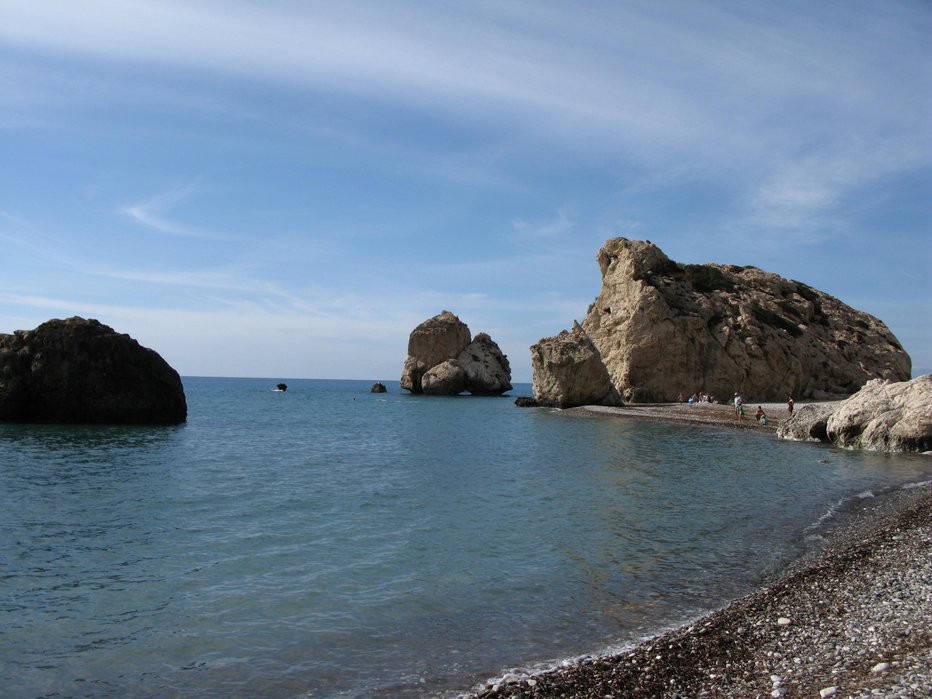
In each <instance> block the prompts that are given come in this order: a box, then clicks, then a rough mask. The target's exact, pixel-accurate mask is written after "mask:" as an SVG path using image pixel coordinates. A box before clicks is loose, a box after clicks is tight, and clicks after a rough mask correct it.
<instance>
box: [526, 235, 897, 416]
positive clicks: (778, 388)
mask: <svg viewBox="0 0 932 699" xmlns="http://www.w3.org/2000/svg"><path fill="white" fill-rule="evenodd" d="M597 259H598V264H599V269H600V270H601V273H602V288H601V291H600V293H599V295H598V297H597V298H596V300H595V302H594V303H593V304H592V305H591V306H590V307H589V311H588V313H587V315H586V317H585V319H584V321H583V323H582V328H583V331H584V332H585V334H587V335H588V336H589V338H590V339H591V340H592V343H593V345H594V346H595V348H596V350H597V351H598V354H599V355H600V356H601V361H602V362H603V364H604V365H605V368H606V370H607V371H608V374H609V376H610V377H611V382H612V384H613V386H614V387H615V389H616V390H617V391H618V393H619V394H620V395H621V397H622V398H624V399H625V400H628V401H643V402H651V401H672V400H674V399H675V398H676V396H677V395H678V394H679V393H680V392H681V391H682V392H683V393H685V394H687V395H689V394H691V393H693V392H699V393H712V394H713V395H717V396H730V395H733V393H734V392H735V391H740V392H741V393H742V395H745V396H748V397H749V398H750V399H752V400H755V401H778V400H779V401H782V400H784V399H785V398H786V396H787V395H790V394H791V395H793V396H795V397H796V398H798V399H816V400H825V399H827V398H833V397H842V396H848V395H851V394H852V393H854V392H856V391H857V390H858V389H860V387H861V386H863V385H864V384H865V383H866V382H867V381H869V380H871V379H874V378H880V379H889V380H893V381H903V380H906V379H908V378H909V376H910V368H911V362H910V358H909V355H907V354H906V352H905V351H904V350H903V348H902V347H901V346H900V344H899V342H898V341H897V339H896V337H894V335H893V333H891V332H890V330H889V329H888V328H887V327H886V326H885V325H884V324H883V323H882V322H881V321H880V320H878V319H877V318H874V317H873V316H871V315H869V314H867V313H864V312H861V311H857V310H855V309H853V308H851V307H850V306H847V305H846V304H844V303H842V302H841V301H839V300H838V299H836V298H834V297H832V296H829V295H828V294H825V293H823V292H821V291H817V290H816V289H813V288H812V287H809V286H807V285H806V284H803V283H801V282H796V281H791V280H788V279H784V278H782V277H780V276H778V275H776V274H772V273H769V272H764V271H762V270H759V269H757V268H755V267H738V266H735V265H719V264H704V265H686V264H678V263H676V262H674V261H672V260H670V258H668V257H667V256H666V255H665V254H664V253H663V252H662V251H661V250H660V249H659V248H658V247H657V246H656V245H654V244H653V243H651V242H650V241H634V240H627V239H625V238H614V239H611V240H608V241H607V242H606V243H605V245H604V246H603V247H602V249H601V250H600V251H599V253H598V258H597ZM532 352H533V350H532ZM537 380H538V379H537V377H535V381H537ZM540 380H541V381H543V382H548V381H550V379H548V378H547V377H546V376H544V375H543V374H542V375H541V376H540Z"/></svg>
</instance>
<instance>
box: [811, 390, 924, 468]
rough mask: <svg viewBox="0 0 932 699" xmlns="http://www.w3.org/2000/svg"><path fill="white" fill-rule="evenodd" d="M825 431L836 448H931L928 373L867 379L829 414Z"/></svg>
mask: <svg viewBox="0 0 932 699" xmlns="http://www.w3.org/2000/svg"><path fill="white" fill-rule="evenodd" d="M827 432H828V439H829V440H830V441H831V442H832V443H833V444H835V445H837V446H840V447H847V448H859V449H869V450H871V451H918V452H923V451H930V450H932V374H926V375H925V376H920V377H917V378H915V379H913V380H911V381H904V382H898V383H896V382H892V381H883V380H880V379H875V380H873V381H868V382H867V384H865V386H864V388H862V389H861V390H860V391H858V392H857V393H856V394H854V395H853V396H851V397H850V398H849V399H848V400H846V401H842V403H841V404H840V405H839V406H838V408H837V410H835V412H834V413H832V415H831V417H829V419H828V425H827Z"/></svg>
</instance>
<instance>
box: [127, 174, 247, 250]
mask: <svg viewBox="0 0 932 699" xmlns="http://www.w3.org/2000/svg"><path fill="white" fill-rule="evenodd" d="M196 191H197V182H192V183H189V184H184V185H181V186H178V187H173V188H171V189H169V190H166V191H164V192H161V193H159V194H156V195H154V196H152V197H149V198H148V199H146V200H144V201H141V202H137V203H135V204H130V205H128V206H122V207H120V208H119V210H118V211H119V213H121V214H123V215H124V216H128V217H129V218H131V219H132V220H133V221H135V222H136V223H138V224H139V225H141V226H143V227H145V228H148V229H149V230H152V231H155V232H157V233H161V234H164V235H170V236H178V237H182V238H202V239H205V240H228V239H229V238H230V236H227V235H223V234H219V233H213V232H210V231H204V230H201V229H199V228H197V227H194V226H190V225H187V224H185V223H181V222H179V221H177V220H174V219H172V218H171V217H170V214H171V212H172V210H173V209H174V208H175V207H176V206H178V205H179V204H181V203H183V202H184V201H185V200H187V199H189V198H190V197H191V196H192V195H194V194H195V193H196Z"/></svg>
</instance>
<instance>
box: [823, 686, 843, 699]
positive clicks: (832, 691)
mask: <svg viewBox="0 0 932 699" xmlns="http://www.w3.org/2000/svg"><path fill="white" fill-rule="evenodd" d="M836 694H838V687H826V688H825V689H820V690H819V696H820V697H822V698H823V699H824V698H825V697H833V696H835V695H836Z"/></svg>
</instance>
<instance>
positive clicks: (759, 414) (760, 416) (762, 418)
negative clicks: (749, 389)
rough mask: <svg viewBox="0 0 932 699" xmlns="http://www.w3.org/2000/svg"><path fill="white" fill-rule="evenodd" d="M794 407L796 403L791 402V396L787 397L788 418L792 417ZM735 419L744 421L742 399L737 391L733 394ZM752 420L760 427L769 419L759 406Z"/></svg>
mask: <svg viewBox="0 0 932 699" xmlns="http://www.w3.org/2000/svg"><path fill="white" fill-rule="evenodd" d="M794 405H796V401H794V400H793V396H787V397H786V412H787V413H788V414H789V416H790V417H792V416H793V406H794ZM735 417H737V418H738V419H739V420H743V419H744V398H742V397H741V394H740V393H739V392H737V391H736V392H735ZM754 419H755V420H757V421H758V422H759V423H760V424H762V425H766V424H767V423H768V422H769V421H770V418H768V417H767V413H766V412H764V408H763V406H761V405H758V406H757V410H756V411H755V412H754Z"/></svg>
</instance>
